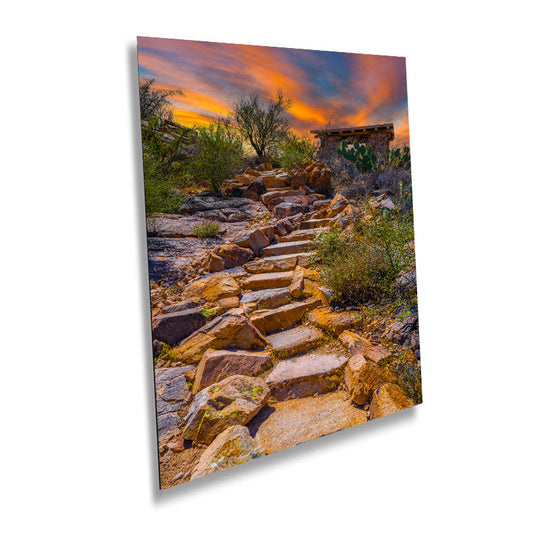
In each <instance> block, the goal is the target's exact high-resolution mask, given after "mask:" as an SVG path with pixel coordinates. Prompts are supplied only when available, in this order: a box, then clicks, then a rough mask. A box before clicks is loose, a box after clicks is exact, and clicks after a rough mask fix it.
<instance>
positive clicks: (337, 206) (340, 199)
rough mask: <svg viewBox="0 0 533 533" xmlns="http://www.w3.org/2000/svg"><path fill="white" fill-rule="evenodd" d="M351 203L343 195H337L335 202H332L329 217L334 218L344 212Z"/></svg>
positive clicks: (334, 198)
mask: <svg viewBox="0 0 533 533" xmlns="http://www.w3.org/2000/svg"><path fill="white" fill-rule="evenodd" d="M348 204H349V202H348V200H347V199H346V198H345V197H344V196H343V195H342V194H341V193H337V194H336V195H335V196H334V197H333V200H331V204H330V207H329V211H328V216H329V217H334V216H336V215H338V214H339V213H341V212H342V211H344V209H345V208H346V207H347V206H348Z"/></svg>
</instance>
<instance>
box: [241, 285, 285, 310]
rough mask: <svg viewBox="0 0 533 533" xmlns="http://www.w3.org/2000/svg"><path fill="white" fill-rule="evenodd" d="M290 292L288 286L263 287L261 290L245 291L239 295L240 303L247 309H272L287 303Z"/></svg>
mask: <svg viewBox="0 0 533 533" xmlns="http://www.w3.org/2000/svg"><path fill="white" fill-rule="evenodd" d="M290 299H291V293H290V290H289V288H288V287H280V288H276V289H264V290H261V291H253V292H247V293H246V294H243V295H242V297H241V304H242V305H244V306H247V307H248V308H249V309H250V308H251V309H254V308H255V309H257V308H259V309H273V308H275V307H279V306H280V305H285V304H287V303H289V300H290ZM251 304H253V306H252V305H251Z"/></svg>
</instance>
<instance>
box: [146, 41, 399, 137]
mask: <svg viewBox="0 0 533 533" xmlns="http://www.w3.org/2000/svg"><path fill="white" fill-rule="evenodd" d="M137 44H138V60H139V76H140V78H147V79H151V78H154V79H155V82H154V85H155V86H156V87H159V88H164V89H180V90H181V91H183V93H184V95H183V96H173V97H172V98H171V102H172V105H173V106H174V109H173V113H174V117H175V119H176V120H177V121H178V122H179V123H181V124H183V125H185V126H193V125H204V124H206V123H208V122H209V121H211V120H213V119H215V118H216V117H217V116H220V115H225V114H227V113H228V112H229V111H230V110H231V109H232V104H233V102H235V101H236V100H238V99H239V98H241V97H243V96H246V95H248V94H250V93H251V92H256V93H258V94H259V95H260V96H262V97H263V98H265V99H270V98H273V97H275V95H276V93H277V91H278V89H281V90H282V91H283V92H284V94H286V95H287V96H289V97H290V99H291V101H292V105H291V107H290V108H289V110H288V114H289V124H290V126H291V127H292V128H294V129H295V130H296V131H298V132H299V133H300V134H302V135H305V136H308V137H312V136H313V135H312V134H311V133H310V130H313V129H319V128H324V127H326V126H327V127H350V126H367V125H373V124H384V123H389V122H392V123H393V124H394V132H395V139H394V143H393V144H394V145H400V144H404V143H405V144H408V143H409V123H408V116H407V86H406V75H405V58H403V57H392V56H377V55H367V54H349V53H344V52H323V51H316V50H300V49H296V48H275V47H268V46H250V45H240V44H226V43H211V42H204V41H185V40H178V39H160V38H152V37H138V41H137Z"/></svg>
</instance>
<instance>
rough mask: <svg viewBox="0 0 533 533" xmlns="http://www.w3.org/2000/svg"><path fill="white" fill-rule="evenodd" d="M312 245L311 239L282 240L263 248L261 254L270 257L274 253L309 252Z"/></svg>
mask: <svg viewBox="0 0 533 533" xmlns="http://www.w3.org/2000/svg"><path fill="white" fill-rule="evenodd" d="M310 246H311V243H310V242H309V241H291V242H280V243H278V244H271V245H270V246H267V247H265V248H263V249H262V250H261V255H262V256H263V257H270V256H273V255H286V254H297V253H299V252H307V251H308V250H309V248H310Z"/></svg>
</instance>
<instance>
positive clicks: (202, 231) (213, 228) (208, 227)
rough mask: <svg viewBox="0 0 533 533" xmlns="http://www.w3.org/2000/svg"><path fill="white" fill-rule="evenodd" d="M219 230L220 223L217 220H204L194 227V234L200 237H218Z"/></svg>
mask: <svg viewBox="0 0 533 533" xmlns="http://www.w3.org/2000/svg"><path fill="white" fill-rule="evenodd" d="M219 231H220V224H217V223H216V222H204V223H203V224H200V225H199V226H196V227H195V228H193V230H192V234H193V235H194V236H195V237H198V238H199V239H206V238H207V237H216V236H217V235H218V232H219Z"/></svg>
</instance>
